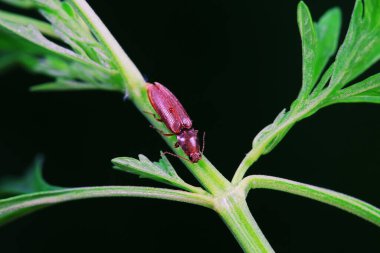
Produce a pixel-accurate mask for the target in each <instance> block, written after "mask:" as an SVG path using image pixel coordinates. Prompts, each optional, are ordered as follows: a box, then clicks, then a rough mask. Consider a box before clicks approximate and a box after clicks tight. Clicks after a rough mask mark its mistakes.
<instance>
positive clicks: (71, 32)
mask: <svg viewBox="0 0 380 253" xmlns="http://www.w3.org/2000/svg"><path fill="white" fill-rule="evenodd" d="M15 3H17V2H15ZM29 3H33V4H32V5H28V6H29V7H34V8H36V9H38V10H39V12H40V13H41V14H42V16H43V17H44V18H45V19H46V20H48V21H49V23H50V24H47V23H44V22H42V21H39V20H34V19H32V18H29V17H25V16H21V15H16V14H9V13H6V12H0V32H1V33H0V62H1V59H9V57H11V58H12V59H13V61H11V62H8V63H9V64H14V63H15V62H18V63H20V64H22V65H23V66H24V67H26V68H27V69H29V70H31V71H33V72H37V73H42V74H45V75H48V76H51V77H53V78H55V79H56V81H55V82H52V83H49V84H48V85H47V84H43V85H42V86H37V87H36V88H33V90H35V91H41V90H43V91H47V90H54V91H64V90H81V89H83V90H88V89H103V90H112V91H121V92H124V90H123V85H122V78H121V76H120V74H119V73H118V71H117V70H116V67H115V64H114V63H113V62H112V61H111V57H110V55H109V51H108V49H106V48H105V47H104V45H102V44H101V43H100V42H99V41H98V40H97V38H96V37H94V35H93V33H92V32H91V30H90V29H89V27H88V26H87V24H86V23H85V22H84V21H83V20H82V18H81V17H80V16H79V15H78V14H77V12H76V11H75V10H74V8H72V6H71V4H70V3H68V2H66V1H63V2H61V1H58V0H38V1H37V0H34V1H29ZM16 5H18V4H16ZM42 33H45V34H47V35H48V36H50V37H54V38H55V39H58V40H60V43H59V44H57V43H56V42H54V41H52V40H50V39H48V38H47V37H45V36H44V35H43V34H42ZM2 34H3V35H2ZM62 44H64V45H65V46H62ZM2 62H5V63H6V61H5V60H3V61H2ZM3 65H4V67H6V65H5V64H3ZM53 83H54V84H53Z"/></svg>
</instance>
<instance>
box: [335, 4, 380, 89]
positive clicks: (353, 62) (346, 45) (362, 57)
mask: <svg viewBox="0 0 380 253" xmlns="http://www.w3.org/2000/svg"><path fill="white" fill-rule="evenodd" d="M379 9H380V1H379V0H364V1H362V0H357V1H356V4H355V8H354V11H353V14H352V17H351V22H350V26H349V29H348V32H347V35H346V38H345V40H344V42H343V44H342V46H341V47H340V49H339V51H338V54H337V57H336V61H335V69H334V73H333V75H332V78H331V81H330V86H331V88H332V89H333V90H334V91H337V90H339V89H340V88H342V87H343V86H345V85H346V84H347V83H348V82H350V81H351V80H353V79H354V78H356V77H357V76H359V75H360V74H362V73H363V72H364V71H365V70H367V69H368V68H369V67H370V66H372V65H373V64H374V63H375V62H377V61H378V60H379V59H380V11H379Z"/></svg>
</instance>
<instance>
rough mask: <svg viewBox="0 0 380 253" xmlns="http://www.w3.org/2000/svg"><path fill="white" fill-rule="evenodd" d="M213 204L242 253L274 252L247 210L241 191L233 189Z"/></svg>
mask: <svg viewBox="0 0 380 253" xmlns="http://www.w3.org/2000/svg"><path fill="white" fill-rule="evenodd" d="M215 202H216V204H215V210H216V211H217V213H218V214H219V215H220V217H221V218H222V219H223V221H224V223H225V224H226V225H227V226H228V228H229V229H230V231H231V232H232V234H233V235H234V237H235V239H236V240H237V241H238V243H239V245H240V246H241V248H242V249H243V250H244V252H246V253H266V252H274V251H273V249H272V247H271V246H270V244H269V242H268V241H267V239H266V238H265V236H264V234H263V233H262V232H261V230H260V228H259V226H258V225H257V223H256V221H255V219H254V218H253V216H252V214H251V212H250V210H249V209H248V206H247V203H246V201H245V196H244V192H243V191H240V190H237V188H235V189H234V190H233V191H231V192H230V193H229V194H227V195H226V196H221V197H219V198H217V199H216V201H215Z"/></svg>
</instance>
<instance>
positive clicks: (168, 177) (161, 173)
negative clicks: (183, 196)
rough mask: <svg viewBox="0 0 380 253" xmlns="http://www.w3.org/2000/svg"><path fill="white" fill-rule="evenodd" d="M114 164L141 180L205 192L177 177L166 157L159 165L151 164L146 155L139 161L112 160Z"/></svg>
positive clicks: (126, 159) (140, 156) (128, 159)
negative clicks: (145, 179) (150, 180)
mask: <svg viewBox="0 0 380 253" xmlns="http://www.w3.org/2000/svg"><path fill="white" fill-rule="evenodd" d="M112 163H113V164H114V168H115V169H118V170H121V171H126V172H129V173H132V174H136V175H138V176H140V177H141V178H149V179H152V180H155V181H158V182H161V183H165V184H169V185H172V186H175V187H178V188H181V189H184V190H187V191H191V192H198V193H204V192H205V191H204V190H202V189H201V188H199V187H195V186H192V185H189V184H187V183H186V182H184V181H183V180H182V179H181V178H180V177H179V176H178V175H177V173H176V172H175V170H174V168H173V166H172V165H171V164H170V162H169V160H168V159H167V158H166V157H165V156H162V158H161V160H160V161H159V162H158V163H157V162H155V163H153V162H151V161H150V160H149V159H148V158H147V157H146V156H144V155H139V160H137V159H134V158H130V157H118V158H114V159H112Z"/></svg>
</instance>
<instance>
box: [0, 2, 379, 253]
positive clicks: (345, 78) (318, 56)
mask: <svg viewBox="0 0 380 253" xmlns="http://www.w3.org/2000/svg"><path fill="white" fill-rule="evenodd" d="M0 1H2V2H4V3H9V4H11V5H13V6H14V7H19V8H28V9H31V10H36V11H38V12H39V13H40V14H41V15H42V17H43V18H44V19H45V20H46V21H42V20H36V19H33V18H30V17H27V16H24V15H19V14H14V13H9V12H4V11H0V70H4V69H6V68H9V67H10V66H13V65H15V64H20V65H22V66H23V67H25V68H26V69H29V70H31V71H33V72H36V73H41V74H45V75H47V76H49V77H52V78H53V80H52V81H51V82H48V83H45V84H41V85H37V86H34V87H33V88H32V90H33V91H68V90H88V89H101V90H111V91H121V92H125V90H124V89H125V88H124V87H127V88H128V92H130V94H131V101H132V102H133V103H134V104H135V106H136V107H137V108H138V109H139V110H140V111H145V110H146V108H147V107H148V106H149V102H148V100H147V95H146V89H145V82H144V81H143V78H142V77H141V74H140V73H139V71H138V70H137V68H136V67H135V66H134V64H133V63H132V62H131V61H130V59H129V58H128V56H127V55H126V54H125V52H124V51H123V50H122V49H121V47H120V45H119V44H118V43H117V42H116V40H115V39H114V38H113V37H112V35H111V33H110V32H109V31H108V30H107V28H106V27H105V26H104V24H103V23H102V22H101V20H100V19H99V18H98V17H97V16H96V14H95V13H94V12H93V10H92V9H91V8H90V6H88V4H87V3H86V1H84V0H67V1H59V0H12V1H11V0H0ZM379 9H380V0H357V1H356V4H355V8H354V11H353V15H352V18H351V22H350V26H349V29H348V32H347V35H346V37H345V38H344V42H343V44H342V46H341V47H340V48H339V50H338V53H337V55H336V57H335V59H332V58H333V56H334V54H335V52H336V50H337V48H338V41H339V35H340V27H341V13H340V10H339V9H337V8H333V9H331V10H329V11H327V12H326V13H325V14H324V15H323V16H322V17H321V18H320V19H319V21H318V22H316V23H315V22H314V21H313V19H312V16H311V14H310V11H309V9H308V7H307V6H306V4H305V3H303V2H300V4H299V5H298V12H297V15H298V26H299V30H300V35H301V40H302V62H303V72H302V87H301V90H300V93H299V95H298V97H297V99H296V100H295V101H294V102H293V103H292V105H291V106H290V108H289V110H286V109H284V110H283V111H281V112H280V114H279V115H278V116H277V117H276V119H275V120H274V121H273V123H271V124H269V125H268V126H267V127H265V128H264V129H263V130H262V131H260V132H259V134H258V135H257V136H256V137H255V139H254V141H253V144H252V150H251V151H250V152H249V153H248V154H247V155H246V157H245V158H244V160H243V161H242V163H241V164H240V166H239V168H238V169H237V171H236V173H235V175H234V178H233V180H232V182H229V181H228V180H227V179H226V178H225V177H223V175H221V173H220V172H219V171H218V170H217V169H216V168H215V167H214V166H213V165H212V164H211V163H210V162H209V161H208V160H207V158H206V157H203V159H202V160H200V161H199V162H198V163H196V164H193V163H190V162H184V164H185V165H186V166H187V168H188V169H189V170H190V171H191V172H192V174H193V175H194V176H195V177H196V178H197V179H198V181H199V182H200V183H201V184H202V186H203V187H204V189H206V190H207V191H206V190H203V189H202V188H200V187H195V186H192V185H190V184H187V183H186V182H184V181H183V180H182V179H181V178H180V177H179V176H178V175H177V173H176V171H175V169H174V168H173V167H172V165H171V164H170V163H169V161H168V160H167V159H166V157H165V156H162V159H161V160H160V161H159V162H151V161H150V160H149V159H148V158H147V157H145V156H143V155H140V156H139V160H137V159H134V158H129V157H119V158H115V159H113V160H112V162H113V164H114V166H115V168H116V169H119V170H121V171H125V172H129V173H133V174H136V175H139V176H140V177H143V178H149V179H152V180H155V181H159V182H162V183H165V184H168V185H171V186H174V187H178V188H181V189H183V190H185V191H182V190H170V189H160V188H149V187H131V186H124V187H119V186H106V187H86V188H73V189H63V188H59V187H55V186H51V185H49V184H47V183H46V182H45V181H44V180H43V179H42V176H41V163H42V161H41V159H37V160H36V162H35V164H34V166H33V168H32V170H30V171H29V172H28V173H27V174H26V175H25V176H24V177H22V178H18V179H17V178H8V179H4V180H3V181H1V184H0V193H2V194H9V195H17V194H20V195H19V196H14V197H10V198H6V199H3V200H0V225H1V224H4V223H5V222H7V221H10V220H12V219H14V218H17V217H20V216H21V215H24V214H26V213H30V212H32V211H34V210H37V209H40V208H42V207H45V206H49V205H51V204H54V203H60V202H64V201H69V200H75V199H84V198H93V197H105V196H108V197H112V196H114V197H115V196H127V197H146V198H159V199H168V200H174V201H182V202H187V203H193V204H198V205H201V206H205V207H208V208H212V209H213V210H215V211H216V212H217V213H218V214H219V215H220V216H221V217H222V219H223V220H224V221H225V223H226V224H227V226H228V227H229V228H230V230H231V231H232V233H233V234H234V236H235V238H236V239H237V240H238V242H239V244H240V245H241V246H242V248H243V249H244V250H245V251H246V252H273V250H272V248H271V247H270V245H269V243H268V242H267V241H266V238H265V237H264V235H263V234H262V232H261V231H260V229H259V227H258V225H257V224H256V222H255V220H254V218H253V217H252V215H251V213H250V212H249V209H248V207H247V204H246V201H245V195H246V194H247V193H248V191H249V189H251V188H266V189H273V190H279V191H285V192H288V193H292V194H297V195H300V196H304V197H308V198H311V199H314V200H318V201H320V202H323V203H327V204H330V205H333V206H335V207H338V208H341V209H343V210H346V211H348V212H351V213H353V214H356V215H358V216H359V217H362V218H364V219H366V220H368V221H370V222H372V223H374V224H376V225H379V224H380V211H379V209H378V208H376V207H374V206H372V205H370V204H367V203H365V202H363V201H360V200H358V199H355V198H352V197H349V196H347V195H344V194H341V193H337V192H334V191H330V190H327V189H323V188H319V187H315V186H311V185H306V184H302V183H298V182H294V181H289V180H285V179H280V178H274V177H268V176H252V177H246V178H245V179H243V177H244V174H245V173H246V171H247V170H248V168H249V167H250V166H251V165H252V164H253V163H254V162H255V161H256V160H257V159H258V158H259V157H260V156H261V155H263V154H267V153H269V152H270V151H271V150H272V149H273V148H275V147H276V145H277V144H278V143H279V142H280V141H281V140H282V139H283V138H284V137H285V135H286V134H287V132H288V131H289V130H290V129H291V128H292V126H293V125H294V124H296V123H297V122H298V121H300V120H302V119H304V118H306V117H309V116H311V115H312V114H314V113H315V112H317V111H318V110H319V109H321V108H323V107H326V106H328V105H331V104H335V103H351V102H369V103H380V74H377V75H374V76H371V77H368V78H365V79H364V80H362V81H358V82H356V81H355V83H351V82H352V81H353V80H355V79H356V78H358V77H359V76H360V75H361V74H362V73H364V72H365V71H366V70H367V69H368V68H369V67H370V66H372V65H373V64H374V63H375V62H377V61H378V60H379V59H380V11H379ZM330 61H332V63H331V64H330V65H329V62H330ZM151 123H152V124H157V125H158V123H156V122H154V121H152V122H151ZM158 127H161V126H158ZM173 139H175V138H166V141H167V142H168V143H169V144H171V145H172V146H173V144H174V141H175V140H173ZM174 152H177V154H180V152H181V151H180V150H179V151H178V149H177V150H175V151H174Z"/></svg>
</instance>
